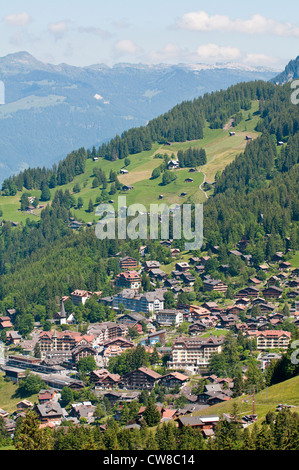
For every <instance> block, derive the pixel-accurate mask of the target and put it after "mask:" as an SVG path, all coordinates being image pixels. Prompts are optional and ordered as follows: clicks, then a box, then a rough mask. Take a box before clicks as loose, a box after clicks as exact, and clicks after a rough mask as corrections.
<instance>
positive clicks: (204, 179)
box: [198, 155, 217, 199]
mask: <svg viewBox="0 0 299 470" xmlns="http://www.w3.org/2000/svg"><path fill="white" fill-rule="evenodd" d="M216 157H217V155H214V157H213V158H211V160H210V161H209V162H208V163H206V165H208V164H209V163H212V162H213V161H214V160H215V158H216ZM206 165H205V166H206ZM198 171H199V173H202V174H203V182H202V183H201V184H200V185H199V189H200V190H201V191H202V192H203V193H204V195H205V197H206V199H209V196H208V195H207V193H206V191H205V190H204V189H203V185H204V184H205V182H206V179H207V175H206V173H204V172H203V171H202V168H199V170H198Z"/></svg>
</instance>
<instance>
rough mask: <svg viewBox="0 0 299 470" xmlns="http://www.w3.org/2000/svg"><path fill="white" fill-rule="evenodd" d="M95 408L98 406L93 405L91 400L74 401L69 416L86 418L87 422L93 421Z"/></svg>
mask: <svg viewBox="0 0 299 470" xmlns="http://www.w3.org/2000/svg"><path fill="white" fill-rule="evenodd" d="M95 409H96V406H95V405H92V403H91V402H90V401H85V402H82V403H72V405H71V410H70V413H69V416H70V417H74V418H77V419H80V418H85V420H86V421H87V423H91V422H93V421H94V417H93V415H94V412H95Z"/></svg>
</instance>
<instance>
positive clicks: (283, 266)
mask: <svg viewBox="0 0 299 470" xmlns="http://www.w3.org/2000/svg"><path fill="white" fill-rule="evenodd" d="M291 267H292V265H291V263H289V262H288V261H283V262H282V263H279V265H278V268H279V269H290V268H291Z"/></svg>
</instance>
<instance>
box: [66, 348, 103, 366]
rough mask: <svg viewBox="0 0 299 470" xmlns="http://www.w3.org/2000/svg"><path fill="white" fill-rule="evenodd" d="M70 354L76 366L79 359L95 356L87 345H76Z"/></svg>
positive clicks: (94, 352) (93, 350)
mask: <svg viewBox="0 0 299 470" xmlns="http://www.w3.org/2000/svg"><path fill="white" fill-rule="evenodd" d="M71 353H72V362H73V363H74V364H76V363H77V362H78V361H79V360H80V359H82V358H84V357H89V356H96V355H97V352H96V350H95V349H94V348H93V347H92V346H91V345H89V344H82V345H78V346H77V347H75V348H74V349H72V351H71Z"/></svg>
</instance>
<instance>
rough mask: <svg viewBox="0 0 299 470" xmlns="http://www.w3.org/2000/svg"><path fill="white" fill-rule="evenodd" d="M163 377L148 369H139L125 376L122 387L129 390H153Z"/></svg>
mask: <svg viewBox="0 0 299 470" xmlns="http://www.w3.org/2000/svg"><path fill="white" fill-rule="evenodd" d="M161 377H162V376H161V375H160V374H158V373H157V372H155V371H153V370H151V369H148V368H147V367H139V369H136V370H134V371H132V372H129V373H128V374H126V375H124V376H123V377H122V379H121V382H120V386H122V387H123V388H127V389H129V390H152V389H153V388H154V386H155V384H156V382H157V381H158V380H160V379H161Z"/></svg>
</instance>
